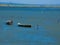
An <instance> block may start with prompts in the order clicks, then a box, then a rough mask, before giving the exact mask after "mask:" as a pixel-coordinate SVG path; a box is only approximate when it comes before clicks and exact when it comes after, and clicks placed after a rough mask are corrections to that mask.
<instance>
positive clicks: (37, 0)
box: [0, 0, 60, 4]
mask: <svg viewBox="0 0 60 45" xmlns="http://www.w3.org/2000/svg"><path fill="white" fill-rule="evenodd" d="M0 2H12V3H22V4H60V0H0Z"/></svg>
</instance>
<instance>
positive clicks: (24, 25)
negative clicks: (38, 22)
mask: <svg viewBox="0 0 60 45" xmlns="http://www.w3.org/2000/svg"><path fill="white" fill-rule="evenodd" d="M18 26H19V27H31V25H30V24H21V23H18Z"/></svg>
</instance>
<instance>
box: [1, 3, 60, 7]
mask: <svg viewBox="0 0 60 45" xmlns="http://www.w3.org/2000/svg"><path fill="white" fill-rule="evenodd" d="M0 7H31V8H34V7H37V8H40V7H41V8H60V5H55V4H54V5H48V4H46V5H43V4H42V5H40V4H14V3H9V4H6V3H0Z"/></svg>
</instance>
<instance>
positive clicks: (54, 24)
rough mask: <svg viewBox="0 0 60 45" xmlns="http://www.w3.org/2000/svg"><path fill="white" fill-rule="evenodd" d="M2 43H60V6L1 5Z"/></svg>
mask: <svg viewBox="0 0 60 45" xmlns="http://www.w3.org/2000/svg"><path fill="white" fill-rule="evenodd" d="M10 19H11V20H13V25H11V26H9V25H6V21H7V20H10ZM18 22H20V23H21V24H31V25H32V27H31V28H25V27H18V25H17V23H18ZM0 45H60V8H27V7H25V8H18V7H0Z"/></svg>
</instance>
